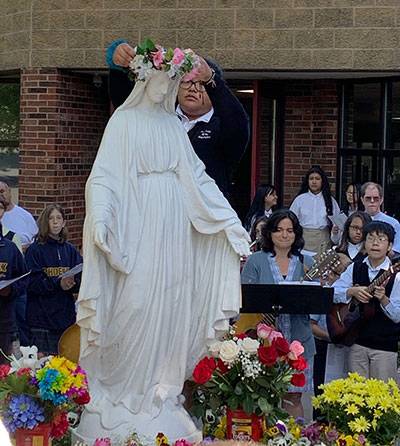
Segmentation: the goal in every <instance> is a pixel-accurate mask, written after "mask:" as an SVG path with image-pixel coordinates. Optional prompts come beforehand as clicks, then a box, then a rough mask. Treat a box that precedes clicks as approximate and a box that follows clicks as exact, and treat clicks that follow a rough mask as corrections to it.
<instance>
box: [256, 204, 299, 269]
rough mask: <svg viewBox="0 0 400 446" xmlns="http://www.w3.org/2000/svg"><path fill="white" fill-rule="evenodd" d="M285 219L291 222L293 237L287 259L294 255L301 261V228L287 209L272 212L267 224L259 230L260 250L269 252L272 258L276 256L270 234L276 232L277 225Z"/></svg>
mask: <svg viewBox="0 0 400 446" xmlns="http://www.w3.org/2000/svg"><path fill="white" fill-rule="evenodd" d="M285 218H288V219H289V220H290V221H291V222H292V225H293V231H294V235H295V239H294V242H293V244H292V246H291V247H290V251H289V254H288V257H291V256H292V255H296V256H298V257H300V260H301V261H303V255H302V254H301V253H300V251H301V250H302V249H303V248H304V239H303V228H302V227H301V225H300V222H299V219H298V218H297V216H296V214H295V213H294V212H292V211H290V210H289V209H279V210H277V211H274V212H273V213H272V215H271V217H269V219H268V221H267V224H266V225H265V226H264V227H263V228H262V229H261V235H262V238H261V249H262V250H263V251H265V252H270V253H271V254H272V255H274V256H275V255H276V252H275V246H274V243H273V241H272V233H273V232H277V230H278V225H279V223H280V222H281V221H282V220H284V219H285Z"/></svg>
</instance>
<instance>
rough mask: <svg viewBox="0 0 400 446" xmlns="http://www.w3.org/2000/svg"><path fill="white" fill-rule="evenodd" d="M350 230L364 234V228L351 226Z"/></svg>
mask: <svg viewBox="0 0 400 446" xmlns="http://www.w3.org/2000/svg"><path fill="white" fill-rule="evenodd" d="M349 228H350V229H352V230H353V231H357V232H362V230H363V228H362V226H356V225H350V226H349Z"/></svg>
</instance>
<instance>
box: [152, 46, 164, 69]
mask: <svg viewBox="0 0 400 446" xmlns="http://www.w3.org/2000/svg"><path fill="white" fill-rule="evenodd" d="M157 48H158V47H157ZM152 56H153V64H154V66H155V67H156V68H159V67H160V65H161V64H162V63H163V60H164V54H163V50H162V48H158V51H157V52H155V53H152Z"/></svg>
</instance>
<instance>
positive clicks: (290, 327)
mask: <svg viewBox="0 0 400 446" xmlns="http://www.w3.org/2000/svg"><path fill="white" fill-rule="evenodd" d="M133 56H134V49H133V48H132V47H131V46H130V45H129V44H128V43H127V42H125V41H116V42H114V43H113V44H112V45H111V46H110V48H109V49H108V52H107V60H108V62H109V65H110V67H111V75H110V80H111V98H112V100H113V102H114V106H115V107H118V106H119V105H120V104H121V103H123V102H124V100H125V99H126V97H127V96H128V95H129V93H130V91H131V89H132V85H131V84H130V83H129V80H128V78H127V76H126V73H124V72H123V71H121V70H120V69H119V68H121V67H122V68H124V67H127V66H128V65H129V61H130V60H131V59H132V57H133ZM114 76H116V77H117V79H123V80H124V83H120V82H118V81H115V80H113V77H114ZM121 76H122V77H121ZM122 88H125V91H121V89H122ZM176 113H177V115H178V117H179V118H180V120H181V123H182V125H183V127H184V129H185V130H186V132H187V135H188V138H189V140H190V142H191V144H192V146H193V149H194V151H195V152H196V154H197V155H198V157H199V158H200V159H201V161H203V163H204V165H205V168H206V172H207V173H208V175H209V176H210V177H211V178H213V179H214V180H215V182H216V184H217V185H218V186H219V188H220V190H221V191H222V192H223V194H224V195H225V197H227V198H228V199H229V194H230V191H229V184H230V176H231V173H232V171H233V169H234V167H235V165H236V164H237V163H238V161H239V160H240V158H241V156H242V155H243V153H244V151H245V149H246V145H247V142H248V139H249V122H248V118H247V115H246V113H245V111H244V109H243V107H242V106H241V104H240V102H239V101H238V100H237V99H236V98H235V96H234V95H233V94H232V92H231V91H230V90H229V88H228V87H227V85H226V83H225V81H224V80H223V76H222V73H221V71H220V69H219V67H218V65H216V64H215V63H213V62H212V61H209V60H204V59H202V60H201V66H200V67H199V70H198V77H197V78H196V79H194V80H190V81H185V82H181V84H180V87H179V93H178V104H177V108H176ZM185 137H186V136H185ZM280 201H281V200H279V191H278V190H277V189H276V187H275V186H274V185H271V184H262V185H260V186H259V187H258V189H257V191H256V194H255V196H254V199H253V201H252V203H251V205H250V208H249V212H248V214H247V216H246V218H245V219H244V221H243V225H244V227H245V228H246V230H247V231H248V232H249V234H250V237H251V240H252V243H251V247H252V251H253V253H252V254H251V255H250V256H248V257H247V260H246V263H245V264H244V267H243V270H242V283H244V284H249V283H253V284H257V283H259V284H277V283H282V282H291V281H298V280H301V279H302V278H303V276H304V275H305V273H306V272H307V270H308V269H310V268H311V267H312V265H313V263H314V262H315V261H316V259H317V258H318V255H319V254H321V253H323V252H326V251H327V250H328V249H329V248H331V247H334V249H335V250H336V253H337V254H338V255H340V259H341V261H340V264H339V265H335V266H334V267H333V268H331V270H330V271H329V272H328V274H327V276H326V277H324V278H322V279H323V280H325V282H326V284H328V285H329V286H332V287H334V302H335V303H338V304H339V303H344V304H348V303H350V302H353V303H354V306H355V307H357V311H358V312H359V313H360V314H361V317H360V319H363V316H364V314H363V313H364V308H366V307H367V305H368V306H369V307H372V310H373V311H372V316H371V318H370V319H369V320H368V323H363V324H361V325H360V327H359V328H358V331H357V332H355V335H354V339H353V342H352V344H351V345H341V344H340V343H336V344H334V345H333V344H332V339H331V334H330V331H329V329H328V328H329V327H328V326H327V321H326V318H325V316H324V315H314V314H311V315H286V314H282V315H279V316H278V318H277V319H276V320H275V321H274V323H275V324H276V328H277V329H279V330H280V331H282V333H284V335H285V337H286V338H287V339H289V340H299V341H301V342H302V344H303V346H304V349H305V352H304V355H305V358H306V359H307V361H308V369H307V370H306V378H307V381H306V385H305V386H304V387H303V388H299V387H294V386H292V387H291V388H290V390H289V393H288V394H287V396H286V398H285V402H284V406H285V408H286V410H287V411H288V412H289V413H291V414H292V415H293V416H301V415H302V414H303V407H302V403H301V394H302V392H309V391H312V390H314V392H318V386H319V384H321V383H323V382H324V380H325V379H326V378H325V377H326V376H327V375H328V373H327V367H326V364H328V363H329V355H330V354H335V353H337V352H336V351H335V349H336V350H340V352H344V353H345V354H343V355H342V358H343V363H342V366H341V368H340V367H339V372H337V371H336V373H342V374H344V373H345V372H346V371H348V370H349V371H357V372H358V373H360V374H362V375H364V376H367V377H376V378H381V379H388V378H390V377H393V378H397V350H398V341H399V338H400V276H397V275H395V274H392V275H388V278H387V280H386V281H384V282H383V283H379V284H377V285H375V284H373V286H372V287H371V286H370V285H371V283H373V282H374V281H375V279H376V278H377V277H379V275H381V274H383V273H384V272H385V271H388V270H390V267H391V265H392V263H393V262H395V259H396V256H398V255H399V254H400V223H399V222H398V221H397V220H396V219H395V218H393V217H390V216H388V215H387V214H385V213H384V212H382V210H381V207H382V204H383V201H384V197H383V188H382V187H381V186H380V185H379V184H376V183H373V182H367V183H365V184H363V185H360V184H356V183H352V184H349V185H348V186H347V187H346V189H345V199H344V203H343V206H342V209H340V207H339V205H338V203H337V201H336V200H335V198H334V197H333V196H332V193H331V189H330V184H329V180H328V177H327V175H326V173H325V172H324V171H323V169H321V168H320V167H319V166H313V167H311V168H310V170H309V171H308V172H306V174H305V175H304V178H303V182H302V184H301V185H300V187H299V192H298V194H297V196H296V197H294V199H293V201H292V203H291V205H290V208H289V209H283V208H279V206H278V202H280ZM0 221H1V231H0V238H1V241H0V273H1V275H0V279H1V281H2V280H8V279H18V280H16V281H14V282H13V283H11V284H6V286H4V287H2V288H1V286H2V282H1V281H0V347H1V349H2V351H3V353H4V354H5V355H9V354H11V353H13V352H15V351H16V349H17V347H18V345H19V343H21V344H24V345H32V344H35V345H36V346H37V347H38V349H39V351H40V352H41V353H42V354H56V353H57V351H58V343H59V341H60V338H61V335H62V333H63V332H64V331H65V330H66V329H67V328H68V327H69V326H71V325H72V324H74V323H75V320H76V294H77V292H78V291H79V287H80V273H77V274H75V275H69V274H66V273H67V271H69V270H70V269H71V268H73V267H75V266H77V265H79V264H81V263H82V262H83V259H82V256H81V254H80V253H79V251H78V250H77V249H76V248H75V247H74V246H73V245H72V244H70V243H69V242H68V235H67V229H66V219H65V213H64V210H63V209H62V208H61V207H60V206H59V205H56V204H51V205H48V206H46V208H45V209H44V210H43V212H42V213H41V214H40V216H39V218H38V220H37V222H36V221H35V219H34V218H33V217H32V215H31V214H30V213H29V212H28V211H26V210H25V209H23V208H21V207H19V206H17V205H16V204H14V203H13V202H12V199H11V191H10V187H9V186H8V185H7V183H6V182H0ZM100 242H101V241H100ZM100 242H99V243H100ZM95 243H96V240H95ZM100 244H102V243H100ZM103 245H104V244H103ZM103 248H104V246H103ZM300 298H301V296H300V297H299V299H300ZM365 320H366V318H365ZM0 361H1V362H3V361H5V358H4V357H2V356H1V357H0Z"/></svg>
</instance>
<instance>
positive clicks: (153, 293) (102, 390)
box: [77, 69, 248, 442]
mask: <svg viewBox="0 0 400 446" xmlns="http://www.w3.org/2000/svg"><path fill="white" fill-rule="evenodd" d="M178 87H179V78H178V76H175V78H173V79H171V78H170V77H169V76H168V74H167V73H166V72H164V71H160V70H156V69H153V70H151V72H150V74H149V73H147V77H146V79H145V80H144V81H137V82H136V85H135V88H134V90H133V91H132V93H131V95H130V96H129V97H128V99H127V100H126V102H125V103H124V104H123V105H122V106H121V107H120V108H119V109H117V110H116V111H115V113H114V114H113V116H112V117H111V119H110V121H109V123H108V125H107V128H106V130H105V133H104V136H103V140H102V142H101V145H100V148H99V151H98V154H97V157H96V160H95V163H94V165H93V168H92V172H91V174H90V177H89V179H88V182H87V184H86V219H85V225H84V234H83V240H84V244H83V251H84V256H85V264H84V269H83V276H82V284H81V287H80V293H79V299H78V316H77V321H78V324H79V326H80V327H81V358H80V363H81V365H82V367H83V368H84V369H86V370H87V372H88V376H89V386H90V392H91V396H92V400H91V403H90V404H89V405H88V407H87V408H86V409H85V412H84V413H83V416H82V420H81V423H80V426H79V428H78V431H77V436H78V439H82V440H83V441H87V442H90V441H94V440H95V438H98V437H110V438H112V439H113V438H116V437H119V438H122V437H124V435H127V434H129V433H130V432H132V431H136V432H137V433H138V434H139V435H144V436H146V437H147V438H154V437H155V436H156V435H157V433H158V432H164V433H165V434H166V435H167V437H168V438H169V439H170V440H171V441H173V440H176V439H178V438H186V439H188V440H190V441H196V440H199V439H201V435H200V432H199V431H198V430H197V429H196V427H195V426H194V424H193V422H192V421H191V419H190V417H189V416H188V414H187V413H186V411H185V410H184V409H183V407H182V405H181V402H180V398H179V395H180V394H181V391H182V387H183V384H184V381H185V379H186V378H188V377H189V376H190V375H191V373H192V370H193V368H194V365H195V364H196V362H197V361H198V360H199V359H200V357H201V356H203V355H204V354H205V352H206V345H207V344H208V343H210V342H212V341H213V340H214V339H215V338H218V337H220V336H221V334H223V333H224V332H225V331H226V330H227V329H228V319H229V318H232V317H234V316H235V315H236V314H237V313H238V310H239V305H240V277H239V254H246V253H247V251H248V239H247V233H246V231H245V230H244V229H243V228H242V226H241V224H240V221H239V219H238V217H237V215H236V213H235V212H234V211H233V210H232V208H231V207H230V205H229V203H228V202H227V200H226V199H225V198H224V196H223V195H222V193H221V192H220V191H219V189H218V187H217V186H216V185H215V183H214V181H213V180H212V179H211V178H210V177H209V176H208V175H207V174H206V173H205V170H204V165H203V163H202V162H201V161H200V160H199V158H198V157H197V156H196V154H195V152H194V151H193V148H192V146H191V144H190V141H189V139H188V137H187V134H186V132H185V131H184V129H183V127H182V124H181V123H180V122H179V120H178V118H177V116H176V115H175V100H176V95H177V90H178Z"/></svg>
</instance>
